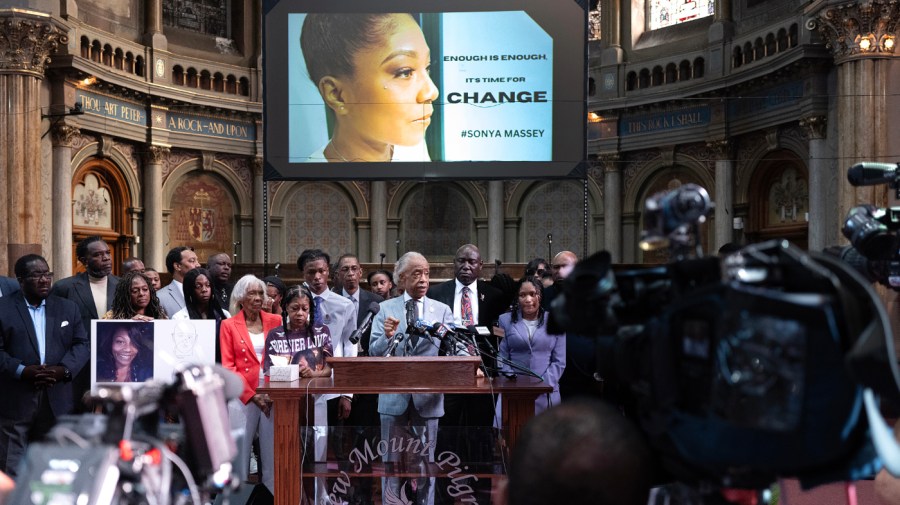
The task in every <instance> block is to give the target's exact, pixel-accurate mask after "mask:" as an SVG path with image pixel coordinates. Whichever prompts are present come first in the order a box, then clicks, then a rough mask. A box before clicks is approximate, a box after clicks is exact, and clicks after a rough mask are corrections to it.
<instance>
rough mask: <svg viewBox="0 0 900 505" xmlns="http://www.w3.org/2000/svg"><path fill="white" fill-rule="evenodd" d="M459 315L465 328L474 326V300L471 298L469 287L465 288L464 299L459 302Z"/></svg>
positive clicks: (463, 291)
mask: <svg viewBox="0 0 900 505" xmlns="http://www.w3.org/2000/svg"><path fill="white" fill-rule="evenodd" d="M459 304H460V310H459V315H460V319H462V324H463V326H472V325H473V324H475V317H474V316H473V315H472V299H471V298H469V287H468V286H463V288H462V297H461V298H460V300H459Z"/></svg>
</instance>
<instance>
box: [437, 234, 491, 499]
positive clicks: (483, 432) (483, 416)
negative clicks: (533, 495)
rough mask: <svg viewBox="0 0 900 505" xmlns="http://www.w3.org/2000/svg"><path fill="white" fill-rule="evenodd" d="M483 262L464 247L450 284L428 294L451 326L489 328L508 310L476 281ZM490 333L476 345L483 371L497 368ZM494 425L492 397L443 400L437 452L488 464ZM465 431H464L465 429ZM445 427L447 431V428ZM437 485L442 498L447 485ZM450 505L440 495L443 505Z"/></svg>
mask: <svg viewBox="0 0 900 505" xmlns="http://www.w3.org/2000/svg"><path fill="white" fill-rule="evenodd" d="M483 265H484V262H483V261H482V259H481V252H480V251H479V250H478V247H476V246H475V245H473V244H466V245H464V246H462V247H460V248H459V249H457V251H456V256H455V257H454V259H453V270H454V276H455V278H454V279H453V280H450V281H447V282H443V283H441V284H438V285H436V286H434V287H432V288H431V289H429V290H428V297H429V298H433V299H435V300H437V301H439V302H443V303H445V304H447V305H448V306H450V307H451V308H452V309H453V322H454V324H456V325H457V326H473V325H477V326H485V327H487V328H489V329H492V328H493V327H494V326H495V325H496V324H497V319H499V318H500V314H502V313H503V312H505V311H506V307H505V304H506V297H505V296H504V295H503V292H502V291H500V290H499V289H497V288H495V287H494V286H492V285H491V284H490V283H488V282H485V281H482V280H480V277H481V269H482V266H483ZM491 333H492V334H491V335H490V336H489V337H486V338H485V339H484V340H487V341H489V345H488V344H486V343H485V342H484V341H483V340H482V341H480V342H479V351H480V352H481V353H482V358H483V360H484V364H485V366H486V368H487V372H488V373H491V372H492V371H493V370H494V369H495V368H496V360H494V359H492V358H491V357H489V355H490V356H494V355H496V353H497V351H496V349H498V348H499V345H498V344H497V337H496V336H494V335H493V331H492V332H491ZM493 422H494V398H492V397H491V396H490V395H454V394H448V395H445V396H444V417H442V418H441V428H442V429H441V431H440V432H439V433H438V450H439V452H440V451H445V450H446V451H453V452H455V453H456V454H458V455H459V456H460V457H461V458H464V460H465V461H470V460H477V461H489V459H484V458H489V457H490V455H491V454H492V451H491V443H492V442H491V427H492V426H493ZM463 427H464V428H463ZM445 428H446V429H445ZM442 484H443V481H441V484H439V485H438V489H439V490H440V491H441V494H442V495H443V494H445V492H446V489H447V486H446V485H442ZM476 486H479V489H478V491H479V493H480V494H481V493H490V483H488V482H487V481H484V484H483V485H480V484H476ZM482 488H483V489H482ZM448 500H449V502H452V499H449V498H448V497H447V496H442V499H441V500H440V501H441V502H448Z"/></svg>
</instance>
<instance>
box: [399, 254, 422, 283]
mask: <svg viewBox="0 0 900 505" xmlns="http://www.w3.org/2000/svg"><path fill="white" fill-rule="evenodd" d="M414 259H420V260H422V261H424V262H426V263H427V262H428V260H427V259H425V256H422V254H421V253H417V252H416V251H409V252H407V253H406V254H404V255H403V256H400V259H398V260H397V263H394V284H395V285H400V274H402V273H404V272H406V269H407V267H408V266H409V262H410V261H411V260H414Z"/></svg>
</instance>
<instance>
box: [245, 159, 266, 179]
mask: <svg viewBox="0 0 900 505" xmlns="http://www.w3.org/2000/svg"><path fill="white" fill-rule="evenodd" d="M248 161H249V162H250V171H251V172H252V173H253V177H262V175H263V159H262V156H251V157H250V158H249V160H248Z"/></svg>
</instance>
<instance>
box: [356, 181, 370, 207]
mask: <svg viewBox="0 0 900 505" xmlns="http://www.w3.org/2000/svg"><path fill="white" fill-rule="evenodd" d="M353 185H354V186H356V190H357V191H359V194H361V195H362V197H363V200H364V201H366V202H370V201H371V200H370V198H371V194H372V182H371V181H353Z"/></svg>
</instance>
